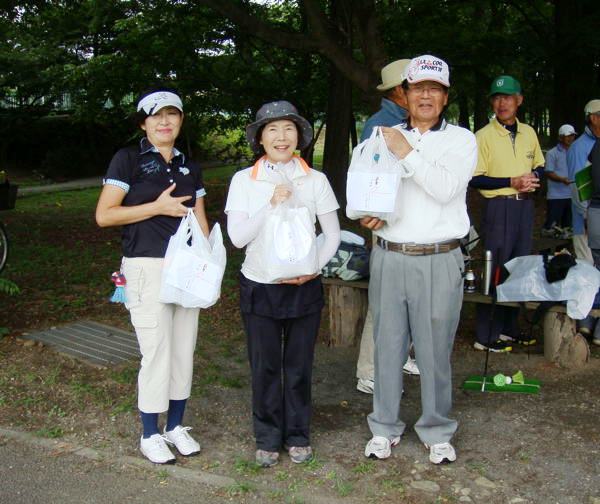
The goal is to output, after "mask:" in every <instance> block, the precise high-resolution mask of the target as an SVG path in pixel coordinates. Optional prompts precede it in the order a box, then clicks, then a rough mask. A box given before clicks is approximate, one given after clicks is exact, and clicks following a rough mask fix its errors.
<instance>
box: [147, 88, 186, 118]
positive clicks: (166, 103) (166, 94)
mask: <svg viewBox="0 0 600 504" xmlns="http://www.w3.org/2000/svg"><path fill="white" fill-rule="evenodd" d="M165 107H175V108H176V109H177V110H179V111H180V112H183V103H181V98H179V96H177V95H176V94H175V93H173V92H171V91H155V92H154V93H150V94H148V95H146V96H144V97H143V98H142V99H141V100H140V101H139V102H138V106H137V111H138V112H140V111H142V110H143V111H144V112H145V113H146V114H148V115H152V114H156V113H157V112H158V111H159V110H160V109H162V108H165Z"/></svg>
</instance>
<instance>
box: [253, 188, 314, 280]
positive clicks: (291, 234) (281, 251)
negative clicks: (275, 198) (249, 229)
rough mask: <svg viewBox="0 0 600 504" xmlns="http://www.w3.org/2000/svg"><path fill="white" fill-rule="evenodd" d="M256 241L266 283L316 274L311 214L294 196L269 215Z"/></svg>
mask: <svg viewBox="0 0 600 504" xmlns="http://www.w3.org/2000/svg"><path fill="white" fill-rule="evenodd" d="M284 182H285V181H284ZM287 182H289V181H287ZM290 187H292V186H291V184H290ZM256 239H257V249H258V251H259V254H260V256H261V257H264V258H265V264H266V268H265V271H268V273H269V278H268V279H267V281H268V282H278V281H280V280H285V279H288V278H293V277H298V276H302V275H312V274H314V273H317V272H318V271H319V258H318V254H317V237H316V232H315V225H314V222H313V219H312V217H311V213H310V210H309V209H308V208H307V207H306V206H304V205H302V203H301V202H300V201H298V200H297V198H295V196H294V194H293V193H292V195H291V196H290V197H289V198H288V199H287V200H286V201H284V202H283V203H280V204H279V205H277V207H275V208H274V209H273V210H270V211H269V215H267V218H266V220H265V225H264V226H263V228H262V230H261V232H260V234H259V235H258V237H257V238H256Z"/></svg>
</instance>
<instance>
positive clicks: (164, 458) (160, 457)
mask: <svg viewBox="0 0 600 504" xmlns="http://www.w3.org/2000/svg"><path fill="white" fill-rule="evenodd" d="M140 451H141V452H142V453H143V454H144V456H145V457H146V458H147V459H148V460H150V462H154V463H155V464H174V463H175V455H173V453H171V450H169V447H168V446H167V443H166V442H165V439H164V438H163V437H162V436H161V435H160V434H152V436H150V437H149V438H144V437H142V439H141V440H140Z"/></svg>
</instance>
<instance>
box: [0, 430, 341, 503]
mask: <svg viewBox="0 0 600 504" xmlns="http://www.w3.org/2000/svg"><path fill="white" fill-rule="evenodd" d="M0 438H6V439H10V440H14V441H19V442H22V443H24V444H28V445H30V446H33V447H36V448H43V449H45V450H48V451H50V452H51V453H53V454H56V455H58V454H69V455H77V456H79V457H82V458H85V459H88V460H93V461H111V462H112V463H115V464H118V465H120V466H123V467H130V468H135V469H143V470H149V471H154V472H157V473H158V472H161V473H165V472H166V473H167V474H168V475H169V476H170V477H172V478H176V479H178V480H182V481H189V482H193V483H200V484H203V485H207V486H210V487H213V488H222V489H226V490H228V489H231V488H235V486H236V485H238V484H239V483H240V480H236V479H234V478H230V477H228V476H221V475H219V474H212V473H209V472H206V471H202V470H200V469H187V468H185V467H181V466H177V465H166V464H164V465H161V464H152V463H151V462H148V461H147V460H145V459H143V458H138V457H132V456H129V455H119V456H115V454H114V453H113V452H109V451H108V450H96V449H95V448H88V447H85V446H78V445H75V444H73V443H69V442H67V441H59V440H55V439H48V438H43V437H39V436H36V435H35V434H33V433H31V432H25V431H17V430H12V429H6V428H3V427H0ZM251 485H252V487H253V489H254V491H255V492H258V493H261V494H263V496H264V494H267V493H268V492H269V491H270V490H272V488H270V487H268V486H265V485H261V484H259V483H258V484H257V483H256V482H254V481H253V482H251ZM297 495H298V496H299V497H301V498H302V499H303V501H305V502H310V503H311V504H343V503H345V502H347V500H346V499H343V498H338V497H335V496H330V495H328V496H326V495H319V494H316V493H315V492H314V491H310V490H309V491H302V490H301V491H299V492H297ZM258 498H260V496H258Z"/></svg>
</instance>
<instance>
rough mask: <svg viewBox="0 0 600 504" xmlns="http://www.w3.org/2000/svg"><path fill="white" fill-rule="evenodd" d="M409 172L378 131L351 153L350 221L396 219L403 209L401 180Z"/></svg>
mask: <svg viewBox="0 0 600 504" xmlns="http://www.w3.org/2000/svg"><path fill="white" fill-rule="evenodd" d="M410 175H412V173H411V172H410V171H409V170H408V169H407V167H405V166H404V164H403V163H400V162H399V161H398V160H397V159H396V158H395V156H394V155H393V154H392V153H391V152H390V151H389V150H388V148H387V145H386V143H385V138H384V137H383V133H382V132H381V129H380V128H373V132H372V133H371V136H370V137H369V138H368V139H367V140H365V141H364V142H362V143H360V144H358V145H357V146H356V147H355V148H354V150H353V151H352V160H351V162H350V167H349V168H348V178H347V180H346V200H347V202H348V205H347V214H348V215H352V217H353V218H360V217H366V216H372V217H378V218H379V219H382V220H385V221H387V222H393V221H394V220H398V219H399V218H400V217H401V216H402V215H401V209H402V205H401V202H402V178H403V177H408V176H410Z"/></svg>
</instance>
